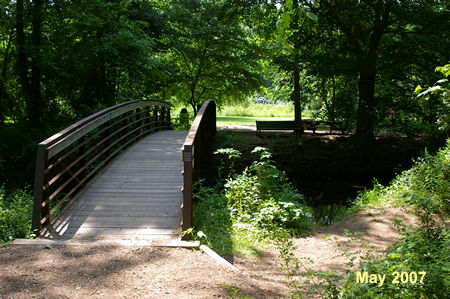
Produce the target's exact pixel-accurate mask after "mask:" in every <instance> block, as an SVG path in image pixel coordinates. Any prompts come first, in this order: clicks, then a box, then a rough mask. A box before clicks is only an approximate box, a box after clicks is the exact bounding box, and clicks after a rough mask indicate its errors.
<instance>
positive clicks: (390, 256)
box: [342, 228, 450, 298]
mask: <svg viewBox="0 0 450 299" xmlns="http://www.w3.org/2000/svg"><path fill="white" fill-rule="evenodd" d="M449 243H450V242H449V240H448V230H445V229H444V230H440V231H439V232H438V233H437V234H436V235H434V236H433V237H430V236H429V235H428V234H427V233H426V232H425V231H424V230H423V229H422V228H420V229H418V230H417V231H408V230H405V231H404V232H403V237H402V238H401V241H400V242H399V243H397V244H396V245H395V246H394V247H392V248H391V249H390V250H388V252H387V254H386V256H384V257H381V258H380V257H373V256H371V257H366V258H365V260H364V261H363V262H361V263H360V269H359V271H367V272H368V273H371V274H382V275H384V274H386V281H385V283H384V284H383V285H382V286H378V285H376V284H370V283H367V284H366V283H357V282H356V278H355V274H354V273H353V274H350V275H348V276H347V281H346V283H345V284H344V288H343V289H342V297H344V298H446V296H447V295H445V294H447V290H448V289H449V287H450V282H449V279H448V277H449V272H450V271H449V269H448V265H449V263H450V258H449V257H450V250H449V248H450V244H449ZM394 272H397V273H402V272H404V273H408V274H409V275H410V273H413V272H415V273H416V275H417V276H418V277H419V278H418V280H417V281H408V282H406V283H393V281H394V279H395V277H396V274H395V273H394ZM419 272H425V276H424V277H423V280H422V282H420V276H421V275H420V273H419Z"/></svg>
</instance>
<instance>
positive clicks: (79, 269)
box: [0, 208, 414, 298]
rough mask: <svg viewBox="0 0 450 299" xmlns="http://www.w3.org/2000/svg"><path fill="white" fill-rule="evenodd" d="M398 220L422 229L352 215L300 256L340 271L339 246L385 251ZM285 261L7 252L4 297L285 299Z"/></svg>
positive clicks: (154, 252) (136, 252)
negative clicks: (224, 262)
mask: <svg viewBox="0 0 450 299" xmlns="http://www.w3.org/2000/svg"><path fill="white" fill-rule="evenodd" d="M396 218H398V219H402V221H403V222H404V223H405V224H411V223H413V221H414V217H413V216H411V215H410V214H409V213H407V212H406V211H404V210H402V209H398V208H385V209H369V210H367V211H362V212H358V213H356V214H353V215H349V216H347V217H345V218H344V219H343V220H342V221H340V222H338V223H336V224H334V225H331V226H328V227H319V228H316V229H314V232H313V234H312V235H311V236H310V237H307V238H299V239H295V245H296V247H297V249H296V250H295V254H296V256H297V257H299V258H302V257H307V258H309V259H311V260H312V261H313V262H314V263H313V264H310V265H309V266H311V268H312V269H315V270H330V269H332V268H337V269H339V268H340V265H341V264H342V263H343V262H345V261H346V260H347V258H345V257H342V256H339V255H340V250H339V249H338V248H337V244H338V242H348V241H349V240H350V239H351V236H350V235H352V236H353V237H354V238H356V239H357V240H359V241H367V242H368V243H369V244H371V245H373V246H375V247H376V248H377V249H379V250H384V249H385V248H387V246H389V245H391V244H392V243H393V242H394V241H395V240H396V238H397V237H398V232H397V230H396V228H395V227H394V225H393V224H392V223H393V220H394V219H396ZM356 232H357V233H356ZM355 233H356V234H355ZM335 238H336V239H335ZM358 243H359V244H360V242H356V241H353V242H352V245H351V246H352V248H353V249H354V250H358V249H359V248H362V247H359V248H358V246H360V245H357V244H358ZM277 256H278V253H277V251H276V249H270V248H269V249H268V250H267V252H266V254H265V255H264V256H263V257H261V258H250V257H239V256H236V257H235V258H234V265H235V266H236V267H237V268H238V269H240V270H241V271H242V272H234V271H232V270H230V269H229V268H227V267H224V266H221V265H219V264H217V263H216V262H215V261H214V260H212V259H211V258H210V257H209V256H208V255H206V254H205V253H203V252H201V251H193V250H189V249H181V248H175V249H174V248H172V249H171V248H154V247H153V248H152V247H114V246H66V247H59V246H55V247H53V248H45V247H44V246H29V245H28V246H27V245H14V246H9V247H4V248H1V249H0V297H1V298H2V297H7V298H8V297H14V298H16V297H19V298H28V297H49V298H56V297H58V298H118V297H128V298H137V297H145V298H224V297H225V298H226V297H227V296H228V294H229V293H230V291H232V290H235V291H236V292H238V293H239V294H241V295H242V294H244V295H248V296H249V297H250V298H280V297H284V296H286V295H287V294H288V293H289V289H288V288H287V286H286V280H285V278H284V275H283V273H280V272H279V271H278V269H279V262H278V259H277Z"/></svg>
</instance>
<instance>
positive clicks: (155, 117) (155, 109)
mask: <svg viewBox="0 0 450 299" xmlns="http://www.w3.org/2000/svg"><path fill="white" fill-rule="evenodd" d="M158 121H159V119H158V106H156V105H155V106H153V130H152V131H153V132H155V131H158V127H159V123H158Z"/></svg>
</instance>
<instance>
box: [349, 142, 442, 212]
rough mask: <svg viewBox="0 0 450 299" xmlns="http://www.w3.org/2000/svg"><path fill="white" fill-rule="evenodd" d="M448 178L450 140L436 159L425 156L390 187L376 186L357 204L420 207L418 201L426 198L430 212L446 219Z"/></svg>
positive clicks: (366, 192)
mask: <svg viewBox="0 0 450 299" xmlns="http://www.w3.org/2000/svg"><path fill="white" fill-rule="evenodd" d="M449 177H450V139H447V143H446V146H445V147H444V148H442V149H441V150H439V151H438V152H437V153H436V154H435V155H431V154H429V153H428V152H425V154H424V156H423V157H422V158H418V159H417V160H416V161H415V163H414V165H413V167H412V168H411V169H409V170H407V171H404V172H402V173H401V174H400V175H398V176H397V177H396V178H395V179H394V180H393V181H392V182H391V183H390V185H389V186H386V187H383V186H382V185H380V184H378V183H377V182H375V184H374V187H373V189H371V190H366V191H364V192H362V193H360V194H359V195H358V197H357V203H358V205H360V206H371V205H379V204H393V205H402V204H405V203H418V202H420V201H421V200H419V199H424V198H426V199H427V203H426V204H427V205H428V209H429V210H433V211H436V213H438V214H440V215H445V213H448V212H449V194H450V183H449ZM412 198H414V200H412ZM411 200H412V201H411Z"/></svg>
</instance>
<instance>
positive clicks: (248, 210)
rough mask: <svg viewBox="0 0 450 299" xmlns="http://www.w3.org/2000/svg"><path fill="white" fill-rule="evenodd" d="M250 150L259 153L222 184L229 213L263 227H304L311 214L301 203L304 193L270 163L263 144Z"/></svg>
mask: <svg viewBox="0 0 450 299" xmlns="http://www.w3.org/2000/svg"><path fill="white" fill-rule="evenodd" d="M252 153H257V154H259V156H260V158H259V160H257V161H255V162H253V163H252V165H251V166H250V167H249V168H247V169H246V170H244V172H243V173H242V174H239V175H236V176H234V177H233V178H230V179H228V181H227V183H226V184H225V188H226V191H225V195H226V197H227V199H228V201H229V204H230V207H231V213H232V216H233V217H234V218H236V219H237V220H238V221H241V222H251V223H255V224H257V225H258V226H259V227H260V228H265V229H267V228H268V227H271V226H275V227H279V228H284V229H290V228H294V229H295V228H297V229H298V228H302V227H304V226H305V225H306V223H309V220H310V218H311V214H310V211H309V209H308V208H307V207H306V205H304V204H303V195H301V194H300V193H298V191H297V190H296V189H295V188H294V187H293V186H292V184H290V183H289V182H288V180H287V177H286V175H285V174H284V173H283V172H282V171H279V170H278V169H277V167H276V166H275V165H274V164H273V161H272V160H270V158H271V154H270V152H269V151H268V150H267V149H266V148H263V147H256V148H255V149H254V150H253V152H252Z"/></svg>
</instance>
